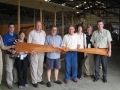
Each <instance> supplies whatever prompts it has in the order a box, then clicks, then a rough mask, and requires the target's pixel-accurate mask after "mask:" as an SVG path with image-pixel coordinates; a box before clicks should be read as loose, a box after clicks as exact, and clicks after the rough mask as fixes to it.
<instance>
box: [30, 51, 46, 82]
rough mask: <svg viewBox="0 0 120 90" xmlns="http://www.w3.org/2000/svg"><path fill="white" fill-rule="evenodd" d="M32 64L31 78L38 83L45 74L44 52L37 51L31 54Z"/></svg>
mask: <svg viewBox="0 0 120 90" xmlns="http://www.w3.org/2000/svg"><path fill="white" fill-rule="evenodd" d="M30 59H31V64H30V71H31V78H32V83H33V84H34V83H37V82H41V81H42V74H43V61H44V53H36V54H34V55H31V56H30Z"/></svg>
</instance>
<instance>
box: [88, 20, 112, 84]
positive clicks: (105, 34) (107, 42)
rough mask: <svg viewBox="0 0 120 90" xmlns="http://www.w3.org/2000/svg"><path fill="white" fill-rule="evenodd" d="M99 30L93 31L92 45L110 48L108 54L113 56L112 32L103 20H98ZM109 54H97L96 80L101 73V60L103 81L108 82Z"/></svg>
mask: <svg viewBox="0 0 120 90" xmlns="http://www.w3.org/2000/svg"><path fill="white" fill-rule="evenodd" d="M97 27H98V30H96V31H94V32H93V35H92V37H91V40H90V41H91V42H92V45H93V46H94V47H95V48H106V49H108V54H107V56H108V57H110V56H111V41H112V38H111V34H110V32H109V31H108V30H106V29H104V28H103V27H104V23H103V21H101V20H99V21H97ZM107 56H104V55H95V78H94V80H93V81H94V82H96V81H98V80H99V77H100V75H99V73H100V62H101V64H102V71H103V82H104V83H105V82H107Z"/></svg>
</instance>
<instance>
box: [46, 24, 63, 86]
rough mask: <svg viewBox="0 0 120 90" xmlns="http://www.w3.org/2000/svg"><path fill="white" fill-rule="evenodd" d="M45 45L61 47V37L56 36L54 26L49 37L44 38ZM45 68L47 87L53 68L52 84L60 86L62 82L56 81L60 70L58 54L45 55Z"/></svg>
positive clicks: (49, 84)
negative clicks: (53, 78)
mask: <svg viewBox="0 0 120 90" xmlns="http://www.w3.org/2000/svg"><path fill="white" fill-rule="evenodd" d="M45 44H46V45H51V46H52V47H54V48H55V47H61V45H62V38H61V36H59V35H57V27H56V26H52V27H51V35H48V36H47V37H46V40H45ZM46 66H47V78H48V82H47V87H51V83H50V77H51V70H52V69H53V68H54V73H55V81H54V83H57V84H62V82H61V81H59V80H58V73H59V69H60V68H61V61H60V52H49V53H47V59H46Z"/></svg>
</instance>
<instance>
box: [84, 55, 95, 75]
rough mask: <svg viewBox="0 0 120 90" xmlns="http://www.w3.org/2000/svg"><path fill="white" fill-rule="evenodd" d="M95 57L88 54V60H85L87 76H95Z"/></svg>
mask: <svg viewBox="0 0 120 90" xmlns="http://www.w3.org/2000/svg"><path fill="white" fill-rule="evenodd" d="M94 64H95V63H94V55H93V54H88V57H87V59H86V60H85V63H84V65H85V73H86V74H87V75H94V68H95V65H94Z"/></svg>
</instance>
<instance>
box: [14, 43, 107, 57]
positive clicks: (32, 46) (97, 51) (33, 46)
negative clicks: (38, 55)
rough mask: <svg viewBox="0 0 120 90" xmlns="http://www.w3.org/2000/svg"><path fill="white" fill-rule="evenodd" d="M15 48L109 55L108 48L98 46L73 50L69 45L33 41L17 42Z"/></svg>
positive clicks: (19, 50)
mask: <svg viewBox="0 0 120 90" xmlns="http://www.w3.org/2000/svg"><path fill="white" fill-rule="evenodd" d="M15 50H16V51H17V52H25V51H27V52H28V53H31V52H32V51H35V52H67V51H77V52H85V53H91V54H100V55H107V53H108V50H107V49H98V48H85V49H75V50H71V49H69V48H67V47H55V48H54V47H52V46H51V45H39V44H32V43H21V42H17V43H16V48H15Z"/></svg>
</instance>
